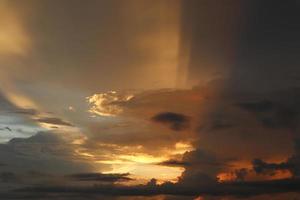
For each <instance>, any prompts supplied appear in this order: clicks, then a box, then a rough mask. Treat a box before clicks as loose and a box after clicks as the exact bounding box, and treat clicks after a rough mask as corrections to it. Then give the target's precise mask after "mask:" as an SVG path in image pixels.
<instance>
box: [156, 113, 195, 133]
mask: <svg viewBox="0 0 300 200" xmlns="http://www.w3.org/2000/svg"><path fill="white" fill-rule="evenodd" d="M151 120H152V121H154V122H158V123H162V124H166V125H167V126H169V127H170V128H171V129H172V130H174V131H182V130H185V129H187V128H188V127H189V123H190V118H189V117H187V116H185V115H183V114H180V113H173V112H163V113H159V114H157V115H155V116H153V117H152V118H151Z"/></svg>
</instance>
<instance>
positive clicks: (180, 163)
mask: <svg viewBox="0 0 300 200" xmlns="http://www.w3.org/2000/svg"><path fill="white" fill-rule="evenodd" d="M158 164H159V165H166V166H179V167H185V166H187V165H190V163H188V162H185V161H181V160H175V159H171V160H166V161H163V162H160V163H158Z"/></svg>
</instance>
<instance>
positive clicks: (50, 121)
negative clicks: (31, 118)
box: [36, 117, 73, 126]
mask: <svg viewBox="0 0 300 200" xmlns="http://www.w3.org/2000/svg"><path fill="white" fill-rule="evenodd" d="M36 121H38V122H42V123H46V124H53V125H62V126H73V125H72V124H71V123H69V122H66V121H64V120H62V119H60V118H55V117H44V118H39V119H37V120H36Z"/></svg>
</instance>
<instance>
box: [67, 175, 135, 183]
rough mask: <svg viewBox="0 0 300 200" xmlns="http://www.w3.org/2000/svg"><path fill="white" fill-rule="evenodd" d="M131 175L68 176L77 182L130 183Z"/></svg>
mask: <svg viewBox="0 0 300 200" xmlns="http://www.w3.org/2000/svg"><path fill="white" fill-rule="evenodd" d="M129 175H130V174H129V173H125V174H102V173H79V174H71V175H68V176H66V177H67V178H70V179H72V180H75V181H101V182H117V181H130V180H133V179H132V178H129V177H128V176H129Z"/></svg>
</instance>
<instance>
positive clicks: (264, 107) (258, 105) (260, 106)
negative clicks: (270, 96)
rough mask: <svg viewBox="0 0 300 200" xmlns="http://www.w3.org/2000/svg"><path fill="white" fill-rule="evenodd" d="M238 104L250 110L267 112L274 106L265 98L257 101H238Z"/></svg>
mask: <svg viewBox="0 0 300 200" xmlns="http://www.w3.org/2000/svg"><path fill="white" fill-rule="evenodd" d="M238 105H239V106H241V107H242V108H244V109H246V110H248V111H251V112H268V111H271V110H272V109H273V107H274V105H273V103H272V102H271V101H267V100H263V101H257V102H245V103H240V104H238Z"/></svg>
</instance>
